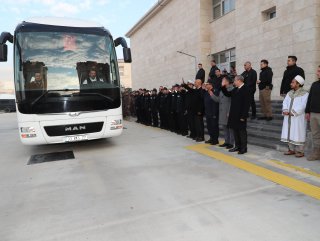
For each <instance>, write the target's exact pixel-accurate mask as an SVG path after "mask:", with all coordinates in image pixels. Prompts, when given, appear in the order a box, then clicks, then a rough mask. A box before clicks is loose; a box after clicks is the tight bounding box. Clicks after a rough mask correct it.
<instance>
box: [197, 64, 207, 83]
mask: <svg viewBox="0 0 320 241" xmlns="http://www.w3.org/2000/svg"><path fill="white" fill-rule="evenodd" d="M198 68H199V70H198V72H197V75H196V79H201V81H202V83H204V80H205V77H206V72H205V70H204V69H203V68H202V64H198Z"/></svg>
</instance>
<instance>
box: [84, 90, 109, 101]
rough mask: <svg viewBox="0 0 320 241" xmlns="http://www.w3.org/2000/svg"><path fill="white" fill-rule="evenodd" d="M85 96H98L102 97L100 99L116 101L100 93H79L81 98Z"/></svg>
mask: <svg viewBox="0 0 320 241" xmlns="http://www.w3.org/2000/svg"><path fill="white" fill-rule="evenodd" d="M81 95H82V96H83V95H97V96H100V97H103V98H105V99H107V100H109V101H111V102H114V99H112V98H111V97H109V96H106V95H103V94H100V93H81V92H80V93H79V96H81Z"/></svg>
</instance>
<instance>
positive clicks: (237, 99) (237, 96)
mask: <svg viewBox="0 0 320 241" xmlns="http://www.w3.org/2000/svg"><path fill="white" fill-rule="evenodd" d="M228 85H229V84H228V83H227V82H226V81H223V83H222V88H221V90H222V92H223V94H224V95H225V96H229V97H231V106H230V112H229V118H228V127H229V128H231V129H232V130H233V133H234V139H235V148H233V149H230V150H229V152H238V154H244V153H246V152H247V118H248V112H249V101H250V99H249V98H250V96H249V89H248V86H246V85H245V84H244V78H243V76H242V75H237V76H236V77H235V79H234V85H235V87H236V88H234V89H233V90H232V91H228V90H227V88H228Z"/></svg>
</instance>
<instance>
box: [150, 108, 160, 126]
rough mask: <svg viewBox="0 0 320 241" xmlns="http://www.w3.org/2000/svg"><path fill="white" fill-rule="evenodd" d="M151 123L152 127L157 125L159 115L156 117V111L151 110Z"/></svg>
mask: <svg viewBox="0 0 320 241" xmlns="http://www.w3.org/2000/svg"><path fill="white" fill-rule="evenodd" d="M152 125H153V126H154V127H158V126H159V117H158V112H157V111H153V112H152Z"/></svg>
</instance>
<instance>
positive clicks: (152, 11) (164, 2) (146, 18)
mask: <svg viewBox="0 0 320 241" xmlns="http://www.w3.org/2000/svg"><path fill="white" fill-rule="evenodd" d="M170 1H171V0H158V2H157V3H156V4H155V5H154V6H153V7H152V8H151V9H150V10H149V11H148V12H147V13H146V14H145V15H144V16H143V17H142V18H141V19H140V20H139V21H138V22H137V23H136V24H135V25H134V26H133V27H132V28H131V29H130V30H129V32H127V33H126V37H127V38H130V37H131V36H132V35H133V34H134V33H135V32H137V31H138V30H139V29H140V28H142V27H143V26H144V25H145V24H146V23H147V22H148V21H149V20H150V19H152V18H153V17H154V16H155V15H156V14H158V13H159V12H160V11H161V10H162V9H163V8H164V7H165V6H166V5H167V4H168V3H169V2H170Z"/></svg>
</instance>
